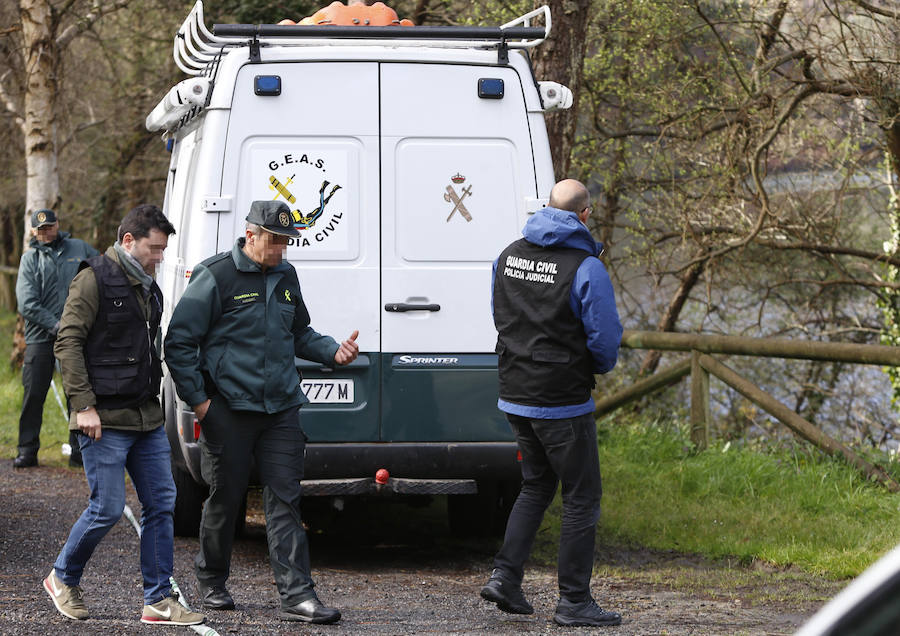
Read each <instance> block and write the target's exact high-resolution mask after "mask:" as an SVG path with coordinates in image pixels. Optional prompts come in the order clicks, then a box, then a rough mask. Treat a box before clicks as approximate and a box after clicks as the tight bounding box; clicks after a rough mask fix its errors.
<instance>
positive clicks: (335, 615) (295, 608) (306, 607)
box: [278, 596, 341, 625]
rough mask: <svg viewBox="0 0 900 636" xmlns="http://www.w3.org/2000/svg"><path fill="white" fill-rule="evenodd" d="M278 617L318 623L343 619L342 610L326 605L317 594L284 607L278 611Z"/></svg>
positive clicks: (286, 619) (322, 623)
mask: <svg viewBox="0 0 900 636" xmlns="http://www.w3.org/2000/svg"><path fill="white" fill-rule="evenodd" d="M278 618H280V619H281V620H283V621H302V622H304V623H316V624H318V625H328V624H330V623H337V622H338V621H339V620H341V610H339V609H335V608H333V607H326V606H325V605H323V604H322V601H320V600H319V599H318V598H316V597H315V596H314V597H312V598H308V599H306V600H305V601H301V602H299V603H297V604H296V605H289V606H287V607H282V608H281V611H280V612H278Z"/></svg>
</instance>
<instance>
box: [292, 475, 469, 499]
mask: <svg viewBox="0 0 900 636" xmlns="http://www.w3.org/2000/svg"><path fill="white" fill-rule="evenodd" d="M300 483H301V484H302V486H303V496H304V497H310V496H328V495H331V496H336V495H382V496H384V495H392V494H398V495H474V494H476V493H477V492H478V485H477V484H476V483H475V480H474V479H403V478H399V479H398V478H394V477H391V478H390V479H388V481H387V483H386V484H379V483H376V482H375V478H374V477H359V478H357V479H304V480H303V481H301V482H300Z"/></svg>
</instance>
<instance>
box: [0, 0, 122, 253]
mask: <svg viewBox="0 0 900 636" xmlns="http://www.w3.org/2000/svg"><path fill="white" fill-rule="evenodd" d="M127 4H128V0H115V1H114V2H101V1H100V0H91V1H90V2H79V1H78V0H72V1H66V2H53V1H52V0H20V2H19V24H18V28H16V27H15V26H14V27H11V28H10V29H8V31H7V37H9V38H14V39H15V41H16V44H15V45H13V46H8V47H7V56H8V57H10V58H18V59H15V60H14V63H13V64H11V65H10V66H9V67H8V69H7V71H6V72H5V73H4V74H3V76H2V77H0V98H2V104H3V106H4V107H5V108H6V109H7V111H9V112H10V113H11V114H12V116H13V117H14V120H15V121H16V123H17V124H18V125H19V127H20V128H21V132H22V137H23V140H24V155H25V212H24V215H23V227H25V228H26V231H25V240H26V241H27V236H28V232H27V227H28V226H27V221H28V217H29V215H30V214H31V212H33V211H34V210H36V209H39V208H56V207H58V206H59V203H60V188H59V161H58V153H59V138H58V125H59V92H60V86H59V83H60V80H61V78H60V71H61V61H62V57H63V55H64V54H65V52H66V49H67V48H68V46H69V45H70V44H71V43H72V41H73V40H74V39H75V38H77V37H78V36H79V35H81V34H82V33H84V32H85V31H87V30H88V29H90V28H92V27H93V25H94V24H95V23H96V22H97V21H98V20H100V19H101V18H102V17H103V16H104V15H107V14H109V13H112V12H115V11H118V10H119V9H121V8H122V7H124V6H126V5H127ZM9 84H12V85H14V86H16V87H17V90H15V91H11V90H9V89H7V88H6V86H8V85H9ZM17 95H18V96H20V98H19V99H17V98H16V96H17Z"/></svg>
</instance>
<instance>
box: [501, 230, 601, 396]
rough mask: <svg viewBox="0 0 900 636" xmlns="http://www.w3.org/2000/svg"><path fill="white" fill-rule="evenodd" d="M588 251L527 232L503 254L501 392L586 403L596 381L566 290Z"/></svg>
mask: <svg viewBox="0 0 900 636" xmlns="http://www.w3.org/2000/svg"><path fill="white" fill-rule="evenodd" d="M589 256H590V254H589V253H588V252H586V251H584V250H579V249H573V248H564V247H559V248H556V247H541V246H539V245H535V244H533V243H529V242H528V241H526V240H525V239H520V240H518V241H515V242H514V243H512V244H511V245H509V247H507V248H506V249H505V250H503V252H502V253H501V254H500V259H499V261H498V263H497V272H496V275H495V278H494V325H495V326H496V327H497V332H498V337H497V355H498V360H497V364H498V369H499V373H500V397H501V399H503V400H506V401H507V402H513V403H514V404H523V405H526V406H567V405H573V404H583V403H584V402H586V401H587V400H588V399H589V398H590V397H591V389H592V388H593V387H594V375H593V359H592V357H591V354H590V351H588V348H587V336H586V335H585V333H584V326H583V325H582V323H581V320H580V318H578V317H577V316H575V314H574V313H573V312H572V307H571V305H570V303H569V297H570V296H569V295H570V293H571V290H572V281H573V279H574V278H575V272H576V271H577V270H578V267H579V266H580V265H581V263H582V262H583V261H584V259H585V258H588V257H589Z"/></svg>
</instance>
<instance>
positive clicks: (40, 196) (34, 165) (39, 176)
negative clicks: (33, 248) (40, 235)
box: [19, 0, 60, 249]
mask: <svg viewBox="0 0 900 636" xmlns="http://www.w3.org/2000/svg"><path fill="white" fill-rule="evenodd" d="M19 10H20V14H21V20H22V38H23V44H24V51H23V52H24V57H25V109H24V110H25V112H24V119H25V124H24V132H25V169H26V180H25V216H24V219H23V223H24V228H25V237H24V244H23V249H24V247H27V245H28V240H29V234H30V231H31V225H30V223H29V217H30V215H31V213H32V212H34V211H35V210H38V209H40V208H50V209H55V208H57V207H58V206H59V202H60V198H59V170H58V166H57V160H56V94H57V75H56V73H57V70H58V68H59V56H58V51H57V48H56V44H55V42H54V37H53V30H52V29H53V25H54V24H55V21H56V20H55V18H54V16H53V15H52V11H51V7H50V3H49V2H47V1H46V0H20V3H19Z"/></svg>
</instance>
